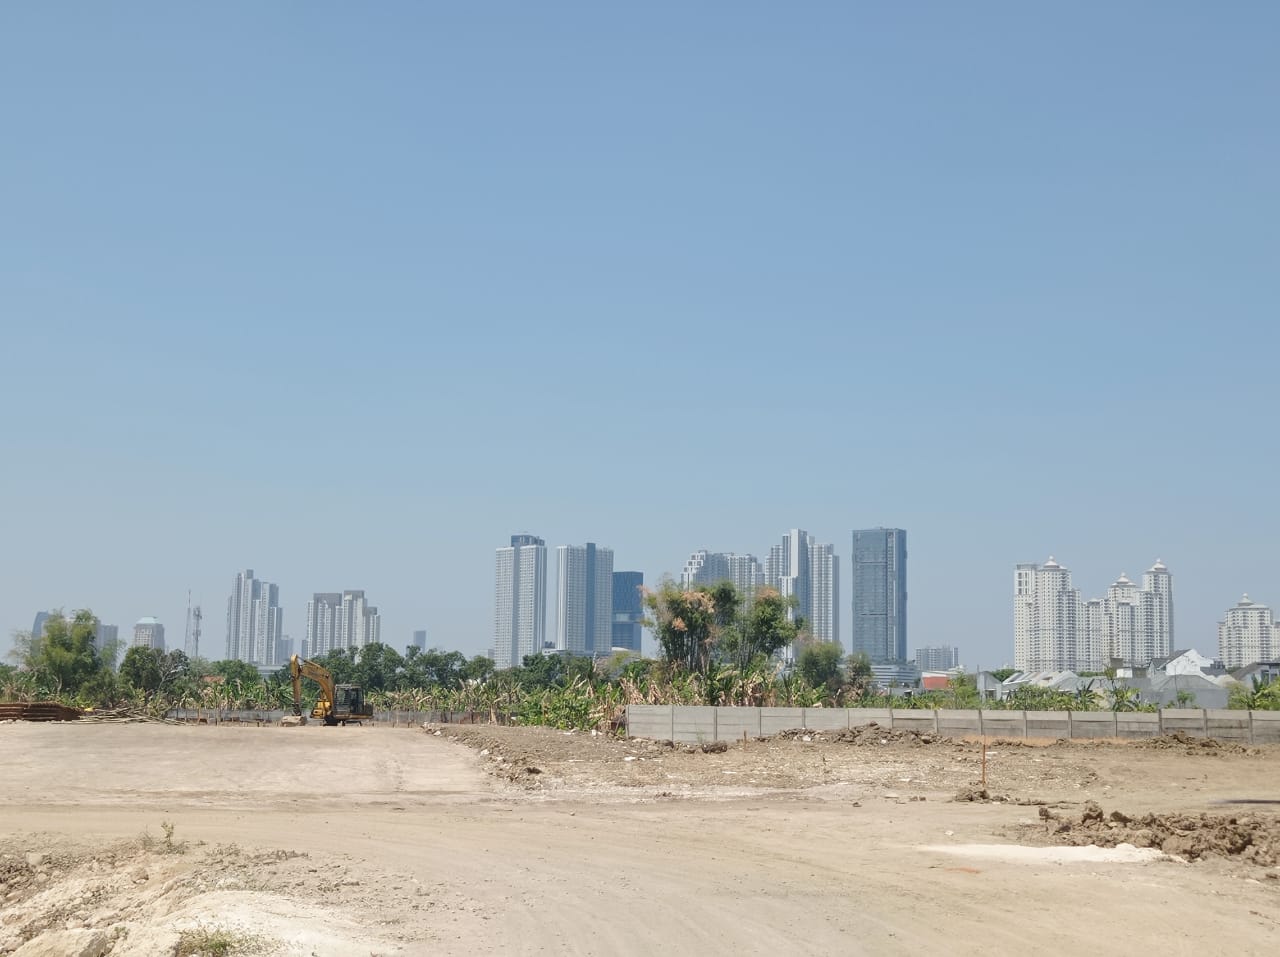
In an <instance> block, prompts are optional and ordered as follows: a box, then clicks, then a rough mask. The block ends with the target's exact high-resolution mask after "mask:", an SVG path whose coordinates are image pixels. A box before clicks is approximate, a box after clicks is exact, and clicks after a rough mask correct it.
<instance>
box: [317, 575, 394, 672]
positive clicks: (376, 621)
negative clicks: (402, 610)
mask: <svg viewBox="0 0 1280 957" xmlns="http://www.w3.org/2000/svg"><path fill="white" fill-rule="evenodd" d="M380 641H382V616H381V615H380V614H378V609H377V607H376V606H374V605H370V604H369V603H368V601H367V600H366V599H365V594H364V591H363V590H361V589H348V590H346V591H342V592H335V591H326V592H315V593H314V594H313V595H312V596H311V601H309V602H307V637H306V644H305V645H304V646H303V647H304V648H305V649H306V654H307V656H309V657H319V656H321V655H327V654H328V653H329V652H331V651H333V650H334V649H337V648H343V649H349V648H363V647H365V646H366V645H372V644H376V643H378V642H380Z"/></svg>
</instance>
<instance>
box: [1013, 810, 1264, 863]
mask: <svg viewBox="0 0 1280 957" xmlns="http://www.w3.org/2000/svg"><path fill="white" fill-rule="evenodd" d="M1040 822H1041V823H1040V824H1039V825H1036V827H1040V828H1042V829H1043V831H1044V833H1045V834H1046V835H1047V836H1048V837H1049V838H1050V840H1052V841H1053V842H1054V843H1058V844H1068V845H1074V846H1086V845H1089V844H1096V845H1098V846H1099V847H1115V846H1117V845H1119V844H1132V845H1134V846H1135V847H1158V848H1160V850H1162V851H1164V852H1165V853H1166V854H1172V855H1174V856H1176V857H1181V858H1183V859H1185V860H1188V861H1195V860H1200V859H1202V858H1206V857H1221V858H1229V859H1233V860H1240V861H1246V862H1248V863H1251V864H1256V865H1258V866H1261V867H1271V868H1274V867H1276V866H1277V865H1278V864H1280V819H1277V818H1274V817H1265V816H1262V815H1256V814H1228V815H1223V814H1203V813H1202V814H1143V815H1141V816H1140V817H1130V816H1129V815H1127V814H1124V813H1122V812H1120V811H1112V812H1111V813H1110V814H1104V813H1103V810H1102V808H1101V807H1100V806H1099V805H1098V804H1097V803H1096V802H1094V801H1089V802H1087V803H1086V804H1085V806H1084V812H1083V813H1082V814H1081V815H1080V817H1079V819H1078V820H1077V819H1074V818H1068V817H1066V816H1064V815H1059V814H1055V813H1054V812H1053V811H1051V810H1050V809H1049V808H1047V807H1041V808H1040ZM1267 876H1268V877H1271V878H1277V877H1280V872H1278V871H1272V872H1271V873H1269V874H1268V875H1267Z"/></svg>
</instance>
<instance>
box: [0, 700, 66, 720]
mask: <svg viewBox="0 0 1280 957" xmlns="http://www.w3.org/2000/svg"><path fill="white" fill-rule="evenodd" d="M80 715H81V712H80V711H78V710H77V709H75V708H68V707H67V706H66V705H62V704H58V703H57V702H56V701H6V702H3V703H0V721H78V720H79V719H80Z"/></svg>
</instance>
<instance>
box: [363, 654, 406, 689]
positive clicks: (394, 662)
mask: <svg viewBox="0 0 1280 957" xmlns="http://www.w3.org/2000/svg"><path fill="white" fill-rule="evenodd" d="M403 669H404V659H403V658H402V657H400V653H399V652H398V651H396V650H395V649H394V648H392V647H391V646H390V645H384V644H382V643H381V642H374V643H373V644H369V645H365V646H364V647H363V648H361V649H360V650H359V652H358V653H357V657H356V663H355V667H354V668H353V670H352V676H353V677H352V679H350V683H351V684H358V685H360V686H361V687H362V688H364V690H365V691H366V692H368V691H389V690H393V689H395V688H396V687H398V681H399V677H400V674H401V672H402V670H403Z"/></svg>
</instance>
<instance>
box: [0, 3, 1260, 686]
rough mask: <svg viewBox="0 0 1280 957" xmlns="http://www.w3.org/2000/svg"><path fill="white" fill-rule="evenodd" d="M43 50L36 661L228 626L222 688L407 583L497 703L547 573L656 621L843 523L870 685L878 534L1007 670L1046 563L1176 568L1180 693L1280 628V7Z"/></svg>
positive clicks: (934, 12)
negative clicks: (679, 580)
mask: <svg viewBox="0 0 1280 957" xmlns="http://www.w3.org/2000/svg"><path fill="white" fill-rule="evenodd" d="M21 6H22V11H21V14H20V15H19V16H18V18H17V19H16V20H14V26H15V28H14V29H12V30H9V31H0V42H5V41H8V43H7V45H6V47H5V54H6V55H5V65H6V68H7V69H9V70H10V71H11V74H12V76H13V77H15V78H16V80H17V81H20V82H19V83H17V85H16V86H15V89H17V88H21V87H22V86H23V84H26V85H32V84H34V85H35V88H37V89H38V96H27V97H23V96H18V97H15V98H13V101H12V104H11V105H12V109H11V110H10V111H9V114H8V119H9V125H8V126H7V127H6V133H7V136H6V146H7V148H6V149H5V150H3V151H0V181H3V182H5V183H7V184H10V185H11V189H10V190H9V193H8V201H7V204H6V206H5V215H6V225H7V226H8V228H7V229H5V230H2V231H0V314H2V315H3V316H4V319H3V320H2V321H3V326H4V333H5V336H4V344H5V348H4V350H3V356H0V362H3V363H4V374H3V375H0V408H2V409H4V410H5V413H4V414H5V427H4V433H3V434H4V437H5V448H6V452H7V454H8V457H9V460H10V461H12V462H18V463H22V467H20V468H10V469H6V470H3V472H2V473H0V503H3V508H0V533H2V534H3V538H4V541H5V542H7V543H9V544H10V545H11V547H10V548H7V549H5V550H4V553H2V554H0V581H3V582H4V587H3V589H0V641H2V642H3V644H4V646H5V648H7V647H9V645H10V644H11V642H10V632H11V631H12V630H14V629H22V630H25V629H27V628H28V627H29V626H30V625H31V623H32V615H33V614H34V612H35V611H36V610H37V609H41V608H44V609H48V608H54V607H62V608H67V609H71V608H73V607H88V608H91V609H92V610H93V611H94V612H95V613H96V614H97V615H99V616H100V617H101V618H102V619H103V620H105V621H114V622H118V623H119V626H120V629H121V636H122V638H123V637H126V632H127V630H128V629H129V628H130V627H131V623H133V622H135V621H137V619H138V618H139V617H141V616H144V615H155V616H156V617H158V618H159V619H160V620H162V621H164V622H166V623H167V624H168V626H169V630H170V633H171V635H170V637H171V639H174V640H176V639H177V638H178V637H179V636H180V635H181V634H182V632H183V621H184V619H185V613H186V607H187V593H188V591H190V592H191V593H192V602H193V603H194V604H199V605H201V606H202V607H203V609H204V611H205V613H206V617H205V619H204V623H205V626H206V627H205V636H206V637H205V639H204V641H203V644H204V645H205V646H206V647H207V648H209V649H211V650H213V651H214V652H215V653H216V652H217V650H218V646H219V645H220V644H221V643H222V641H223V640H224V636H223V635H222V634H221V632H222V630H223V622H222V618H223V609H224V605H225V602H226V598H227V585H228V583H229V580H230V577H231V575H232V574H234V571H235V569H237V568H246V567H254V568H257V569H258V570H260V571H261V572H262V573H263V574H265V575H267V576H268V577H269V578H270V580H271V581H272V582H273V583H275V584H277V585H279V588H280V594H281V606H282V607H283V608H284V621H285V628H286V630H287V631H288V632H290V633H291V634H292V636H293V638H294V639H295V641H297V640H299V639H301V637H302V632H303V629H302V624H301V623H302V622H303V616H304V608H305V602H306V599H307V597H309V596H310V595H311V594H312V593H313V592H314V591H315V590H316V589H317V588H327V587H330V586H331V585H332V586H344V585H350V584H364V585H366V587H368V588H369V589H370V591H369V594H370V596H375V595H376V598H377V601H378V603H379V607H380V610H381V613H382V615H383V634H384V636H394V637H395V641H396V644H397V645H400V644H401V643H402V642H403V640H404V638H403V636H406V635H409V634H411V632H412V630H413V629H423V628H425V629H426V630H427V631H428V633H429V635H430V636H431V640H432V643H433V644H436V645H439V646H443V647H450V648H457V649H459V650H463V651H465V652H467V653H469V654H480V653H484V652H485V651H486V650H487V649H488V648H489V647H490V646H491V644H492V621H491V617H492V603H493V582H492V578H491V574H490V573H488V572H485V571H484V570H485V569H491V567H492V561H493V548H494V546H495V545H496V544H499V543H501V542H503V541H506V540H507V537H508V536H509V534H510V532H511V530H513V529H520V528H522V527H532V528H534V529H537V530H539V531H540V532H541V533H542V534H544V535H548V536H549V539H548V540H554V541H555V542H558V543H564V542H586V541H600V542H609V543H611V544H612V545H613V546H614V547H615V548H616V549H617V550H618V552H617V561H618V563H619V564H620V565H625V566H626V567H627V568H631V569H637V570H641V571H643V572H644V573H645V580H646V581H648V582H650V583H654V582H657V581H658V580H660V579H661V578H662V576H663V575H664V574H669V575H671V576H672V577H678V576H679V574H680V572H681V569H682V567H683V562H684V560H685V559H686V558H687V557H688V554H689V551H690V550H692V549H693V548H697V547H703V546H705V547H708V548H713V547H714V548H726V549H729V548H732V549H733V550H735V551H737V552H739V553H743V552H751V553H754V554H755V555H757V557H758V558H759V559H760V560H761V561H763V560H765V559H766V558H767V548H768V545H769V544H772V543H773V541H774V540H775V539H774V536H775V535H776V534H777V533H778V532H780V531H781V530H783V529H786V528H790V527H793V526H794V525H795V524H796V523H797V522H800V523H803V526H804V527H805V528H806V529H807V530H808V531H809V532H810V533H811V534H813V535H814V537H815V539H816V540H817V541H819V542H832V543H835V546H836V552H837V553H838V554H839V555H840V556H841V558H842V569H841V576H840V577H841V579H842V591H843V592H845V594H842V596H841V600H840V606H841V607H840V615H841V621H840V631H841V637H842V643H843V644H845V646H846V647H848V642H849V640H850V634H851V622H850V621H849V618H850V612H851V604H850V596H849V595H848V594H847V591H848V583H849V582H850V581H851V580H852V579H851V578H850V575H849V572H848V571H847V570H846V567H845V566H847V564H848V562H849V560H850V559H849V556H848V554H847V552H846V549H847V547H848V533H849V530H850V529H851V528H864V527H872V526H875V525H877V524H885V525H895V526H898V527H902V528H907V529H909V530H910V533H911V611H910V633H911V640H912V641H913V642H920V643H926V644H934V643H950V644H954V645H956V646H958V647H960V648H961V649H962V652H963V654H964V657H965V663H966V664H967V665H970V666H972V665H979V664H981V665H986V666H992V665H1000V664H1003V663H1004V662H1005V661H1007V660H1009V659H1011V657H1012V649H1011V648H1010V647H1009V631H1010V628H1009V570H1010V569H1011V567H1012V566H1013V565H1014V564H1015V563H1017V562H1018V561H1026V560H1032V559H1043V557H1044V556H1046V555H1048V554H1049V553H1051V552H1052V553H1054V554H1057V555H1060V556H1070V562H1071V564H1072V565H1073V566H1074V568H1075V569H1076V576H1075V583H1076V585H1077V586H1078V587H1079V588H1080V589H1081V591H1082V593H1083V594H1086V595H1090V596H1099V595H1104V594H1105V593H1106V591H1107V588H1108V587H1109V585H1110V584H1111V583H1112V582H1113V581H1114V580H1115V576H1116V574H1117V573H1118V572H1119V571H1121V570H1123V569H1124V568H1125V566H1126V565H1127V564H1128V562H1117V557H1118V556H1122V555H1124V556H1128V555H1133V556H1143V557H1144V561H1145V562H1149V560H1150V557H1154V556H1160V557H1162V558H1164V560H1165V561H1166V562H1167V563H1168V564H1169V565H1170V567H1172V568H1174V569H1175V570H1176V573H1177V577H1178V595H1177V623H1176V624H1177V633H1178V635H1179V639H1178V641H1179V644H1180V645H1182V644H1192V645H1195V646H1199V647H1202V648H1203V647H1211V646H1212V643H1213V641H1214V638H1215V636H1216V629H1217V622H1218V621H1219V620H1221V616H1222V614H1223V611H1224V609H1225V608H1227V607H1229V606H1230V605H1231V604H1232V603H1233V602H1234V601H1236V600H1238V598H1239V596H1240V595H1241V593H1243V592H1248V593H1249V594H1250V595H1251V596H1257V597H1263V596H1272V598H1271V600H1272V601H1273V602H1277V601H1280V598H1277V597H1275V596H1278V595H1280V549H1277V548H1276V547H1275V543H1276V542H1277V541H1280V510H1277V509H1276V508H1275V505H1274V489H1273V487H1272V486H1273V482H1272V481H1271V476H1273V475H1275V474H1276V471H1277V466H1280V448H1277V443H1275V442H1274V441H1272V440H1270V439H1268V438H1267V436H1269V435H1272V434H1273V432H1274V423H1273V419H1274V414H1273V410H1274V408H1275V404H1276V402H1275V375H1274V364H1275V356H1276V355H1277V354H1278V353H1280V323H1277V322H1276V321H1275V318H1274V311H1275V309H1274V303H1275V284H1276V283H1275V269H1274V263H1275V261H1276V259H1277V258H1278V256H1280V246H1278V240H1277V236H1276V231H1275V229H1274V223H1275V222H1276V221H1277V219H1280V191H1277V190H1276V189H1275V184H1274V167H1275V163H1274V157H1275V156H1276V155H1280V125H1278V124H1275V123H1273V122H1270V121H1269V120H1268V119H1267V117H1269V116H1271V115H1272V114H1273V113H1274V102H1275V99H1276V93H1277V92H1278V87H1277V81H1276V69H1275V65H1274V60H1275V56H1274V50H1273V47H1274V37H1275V35H1276V32H1277V30H1278V29H1280V9H1277V8H1276V7H1275V6H1274V5H1266V4H1251V5H1244V6H1243V7H1241V8H1240V9H1239V10H1236V11H1235V12H1233V14H1232V15H1231V16H1216V15H1212V14H1211V13H1208V12H1206V11H1205V9H1204V8H1203V7H1197V6H1195V5H1187V4H1179V5H1170V6H1168V7H1167V8H1166V7H1164V6H1162V7H1161V8H1160V9H1159V11H1158V15H1157V14H1156V13H1153V11H1152V9H1151V8H1150V7H1149V5H1139V4H1135V5H1107V6H1105V7H1104V6H1092V7H1089V6H1085V7H1079V8H1077V7H1071V8H1070V9H1067V8H1065V7H1064V8H1061V9H1058V10H1056V11H1054V12H1050V11H1046V10H1045V9H1042V8H1031V7H1017V8H1014V7H1012V6H1009V5H985V6H984V5H979V6H977V7H970V6H969V5H933V6H931V7H930V8H929V11H928V15H921V13H920V11H919V10H916V9H914V8H913V7H911V6H910V5H894V4H881V5H871V4H867V5H864V4H828V5H823V6H821V8H819V9H815V10H813V11H812V12H811V14H806V15H795V14H794V13H791V12H788V11H785V10H783V9H782V8H781V7H772V8H771V7H768V6H760V7H753V8H752V9H751V10H749V11H748V10H735V11H734V15H733V16H732V17H730V18H728V19H729V20H731V21H732V22H731V24H730V26H731V29H728V30H726V29H725V27H726V22H727V21H726V17H725V15H724V13H723V11H722V10H720V9H719V8H716V7H714V6H704V5H686V6H681V7H679V9H678V10H677V9H676V8H674V7H670V6H667V7H661V6H660V7H659V8H654V9H650V8H648V7H646V8H644V9H631V8H627V9H626V10H625V11H624V10H622V9H621V8H614V9H603V8H602V9H598V10H595V11H593V12H592V13H590V14H589V15H583V16H552V15H548V14H546V13H545V11H542V10H540V9H536V8H534V7H532V6H525V7H518V6H512V7H510V8H504V11H503V16H502V17H495V16H494V15H493V13H492V11H489V10H486V9H484V8H482V7H480V6H475V5H459V6H458V7H456V9H455V8H451V9H450V10H449V11H448V13H444V12H442V11H440V10H439V9H437V8H435V7H434V6H433V5H429V4H421V5H398V6H396V8H395V9H394V11H391V12H388V13H387V14H386V15H379V16H369V15H367V13H366V11H364V10H363V9H358V8H356V7H354V6H344V5H329V6H326V7H325V8H324V9H317V10H309V11H308V16H307V17H306V24H305V29H302V30H300V28H299V25H298V23H297V20H296V17H294V16H292V15H291V14H290V13H289V11H288V10H287V9H284V8H276V9H272V8H270V6H269V5H220V6H216V7H209V8H207V9H205V8H202V13H201V15H200V16H199V18H198V20H199V22H198V28H191V26H190V22H194V21H190V22H189V21H188V20H187V19H186V15H184V14H180V13H175V14H173V15H165V16H142V17H136V18H133V19H132V20H130V22H129V29H127V30H124V31H123V32H119V33H118V35H117V33H112V42H111V43H104V42H102V36H103V29H104V26H103V21H102V18H101V17H99V16H66V15H65V12H64V11H61V10H60V8H59V7H58V6H57V5H42V4H24V5H21ZM504 18H507V19H506V20H504ZM508 20H509V22H510V23H511V24H513V28H512V29H510V30H503V29H495V27H494V23H495V22H507V21H508ZM246 38H256V39H255V40H254V42H246ZM228 50H234V51H236V59H235V69H234V70H228V69H227V62H228V60H227V51H228ZM975 51H978V53H977V54H976V55H975ZM157 57H159V58H160V60H159V61H158V60H157ZM655 64H661V68H660V69H655V68H654V67H655ZM1081 64H1087V69H1083V70H1082V68H1081ZM339 67H341V68H339ZM158 71H159V72H158ZM157 76H163V78H164V81H163V82H157ZM102 130H106V131H107V134H108V135H107V139H108V140H109V141H110V146H111V148H110V149H101V150H99V149H85V142H86V139H85V137H86V131H91V132H93V131H102ZM90 141H94V142H96V140H95V139H94V136H93V135H91V136H90ZM299 157H306V160H307V161H306V162H305V163H303V164H299V163H298V161H297V160H298V158H299ZM51 363H52V367H53V368H54V369H56V372H55V373H54V374H53V375H54V378H55V379H56V383H57V387H56V388H55V387H51V378H50V376H51V373H50V371H49V370H50V364H51ZM335 435H340V436H344V437H345V438H344V439H343V442H345V443H346V447H348V448H355V447H356V446H359V448H360V451H361V455H360V456H359V457H356V458H355V459H354V460H352V459H350V458H348V459H338V458H334V457H333V456H330V455H328V454H326V455H325V456H323V457H319V456H317V451H318V450H319V449H321V448H323V449H325V450H331V449H333V448H336V447H338V443H337V441H336V440H335V439H334V438H333V436H335ZM603 437H607V438H608V439H609V443H608V448H610V449H611V450H614V449H616V450H619V451H621V450H623V449H625V450H626V451H627V452H628V462H627V463H626V464H625V465H624V464H623V463H622V462H621V461H620V460H619V457H618V456H617V455H605V454H602V447H603V445H602V442H601V441H599V439H600V438H603ZM1258 437H1260V438H1258ZM1241 440H1244V441H1246V442H1250V443H1253V444H1256V448H1254V447H1252V446H1251V450H1250V458H1249V464H1248V466H1247V467H1242V468H1223V465H1222V457H1223V450H1224V448H1226V447H1228V446H1229V445H1230V444H1231V443H1233V442H1237V441H1241ZM77 462H83V463H87V464H86V465H85V467H84V468H83V469H78V468H72V467H71V466H72V465H73V464H74V463H77ZM335 512H339V513H342V514H348V513H350V514H356V515H358V516H359V519H360V520H359V521H353V522H345V521H344V522H337V521H334V520H332V518H331V516H332V515H334V514H335ZM321 516H324V518H321ZM1130 571H1131V572H1132V571H1134V568H1133V567H1131V568H1130Z"/></svg>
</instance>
